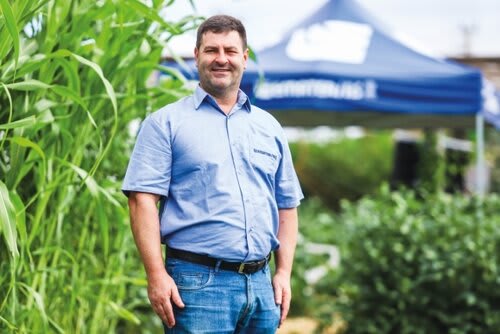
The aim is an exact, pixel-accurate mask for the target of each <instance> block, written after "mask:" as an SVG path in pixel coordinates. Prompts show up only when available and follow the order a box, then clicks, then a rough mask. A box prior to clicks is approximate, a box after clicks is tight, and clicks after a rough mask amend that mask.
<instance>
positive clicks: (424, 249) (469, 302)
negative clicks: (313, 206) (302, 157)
mask: <svg viewBox="0 0 500 334" xmlns="http://www.w3.org/2000/svg"><path fill="white" fill-rule="evenodd" d="M499 210H500V198H499V197H498V196H489V197H486V198H484V199H480V198H476V197H467V196H463V195H447V194H443V193H437V194H431V195H427V196H424V198H422V197H421V195H419V196H418V197H417V196H415V194H414V193H413V192H410V191H406V192H393V193H391V192H389V190H388V189H386V188H384V189H383V190H382V191H381V192H380V193H379V194H377V195H375V196H367V197H365V198H363V199H361V200H360V201H359V202H357V203H348V202H343V205H342V211H341V213H339V214H338V215H332V216H331V218H329V220H330V223H329V226H326V225H325V226H324V227H323V228H322V229H321V231H314V229H310V228H309V227H307V226H305V227H303V228H302V229H301V231H304V232H305V231H307V233H310V235H308V236H307V238H306V239H309V240H313V239H323V240H324V239H327V238H328V237H325V235H329V236H330V237H329V238H330V239H329V241H330V242H332V243H335V244H336V245H338V247H339V249H340V252H341V264H340V267H339V268H337V269H336V270H333V271H332V272H331V274H330V275H327V276H325V277H324V278H323V279H322V280H320V281H319V282H317V283H316V284H315V286H314V287H313V289H311V288H304V289H305V290H306V291H307V289H309V291H310V292H311V291H312V293H311V294H310V295H309V296H308V300H312V301H314V303H312V304H309V305H307V310H308V312H309V314H311V315H312V316H315V317H317V318H318V319H319V320H320V324H321V326H320V328H325V327H326V326H328V325H329V324H330V323H331V322H332V319H333V315H334V314H340V315H341V318H342V319H343V320H344V321H345V322H346V324H347V333H367V334H370V333H377V334H378V333H398V334H399V333H422V334H424V333H425V334H434V333H436V334H443V333H448V334H459V333H464V334H465V333H500V229H499V226H500V218H499V216H498V212H499ZM318 211H320V210H318ZM304 218H305V221H304V220H302V225H304V224H310V223H311V221H310V218H308V216H307V214H306V215H305V216H304ZM337 231H338V232H337ZM338 233H340V236H342V237H341V238H339V237H337V236H339V235H338ZM338 239H342V240H338ZM306 257H307V255H306V254H301V255H300V256H298V259H301V258H306ZM299 261H301V260H299ZM302 261H303V260H302ZM302 263H303V264H304V265H310V264H309V263H307V264H306V262H297V265H298V266H301V265H302ZM309 268H310V267H309ZM296 270H297V272H301V271H302V270H303V269H300V268H297V269H296ZM298 294H299V295H300V292H299V293H298ZM328 297H329V298H328ZM313 304H314V305H313Z"/></svg>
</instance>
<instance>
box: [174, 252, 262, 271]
mask: <svg viewBox="0 0 500 334" xmlns="http://www.w3.org/2000/svg"><path fill="white" fill-rule="evenodd" d="M167 258H174V259H178V260H184V261H188V262H192V263H196V264H202V265H205V266H209V267H214V268H215V267H216V265H217V263H218V262H220V265H219V268H220V269H223V270H230V271H236V272H238V273H240V274H253V273H256V272H257V271H259V270H261V269H262V268H264V267H265V266H266V264H267V263H268V262H269V259H270V258H271V253H269V255H267V256H266V257H265V258H264V259H262V260H259V261H252V262H227V261H222V260H219V259H216V258H213V257H210V256H208V255H201V254H196V253H191V252H188V251H184V250H180V249H174V248H170V247H167Z"/></svg>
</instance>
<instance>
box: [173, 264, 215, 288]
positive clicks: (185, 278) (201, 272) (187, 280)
mask: <svg viewBox="0 0 500 334" xmlns="http://www.w3.org/2000/svg"><path fill="white" fill-rule="evenodd" d="M167 271H168V273H169V275H170V276H172V279H173V280H174V282H175V284H176V285H177V288H178V289H179V290H197V289H201V288H204V287H206V286H207V285H209V284H210V282H211V281H212V277H213V271H212V269H211V268H209V267H206V266H202V265H197V264H192V263H189V262H184V261H180V260H174V261H171V260H169V263H168V264H167Z"/></svg>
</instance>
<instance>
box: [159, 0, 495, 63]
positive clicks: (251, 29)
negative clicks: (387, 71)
mask: <svg viewBox="0 0 500 334" xmlns="http://www.w3.org/2000/svg"><path fill="white" fill-rule="evenodd" d="M326 1H327V0H232V1H231V0H198V1H196V0H194V3H195V6H196V12H195V14H198V15H203V16H210V15H214V14H220V13H227V14H230V15H233V16H236V17H238V18H239V19H241V20H242V21H243V23H244V24H245V26H246V28H247V35H248V42H249V44H250V45H251V47H252V48H253V49H254V50H256V51H259V50H261V49H264V48H266V47H268V46H271V45H273V44H274V43H276V42H278V41H279V40H280V38H281V37H282V35H283V34H284V33H286V31H287V30H288V29H290V28H291V27H293V26H294V25H295V24H296V23H298V22H300V20H301V19H302V18H304V17H306V16H307V15H309V14H312V13H313V12H314V11H315V10H316V9H318V8H319V7H321V5H323V4H324V3H325V2H326ZM357 1H358V3H359V4H361V5H362V6H363V7H364V8H365V9H367V10H369V11H370V12H371V14H372V15H373V16H375V17H376V18H378V19H379V21H382V22H384V23H385V24H386V26H387V27H389V28H390V29H391V31H393V32H394V34H397V35H398V36H399V37H400V38H401V39H403V40H405V41H406V42H407V44H410V45H413V46H416V47H417V48H418V49H419V50H422V51H425V52H426V53H429V54H433V55H436V56H441V57H450V56H463V55H465V54H469V55H472V56H477V57H490V56H497V57H500V0H418V1H416V0H412V1H409V0H357ZM188 14H193V9H192V7H191V5H190V4H189V1H188V0H176V1H175V2H174V4H173V6H171V7H168V8H167V9H166V10H165V12H164V13H163V15H164V17H165V18H166V19H167V20H176V19H179V18H180V17H182V16H184V15H188ZM466 32H468V34H469V36H470V38H469V39H468V43H467V42H466V41H467V39H466V38H465V37H464V36H466V35H467V33H466ZM194 41H195V34H194V32H192V33H191V34H187V35H185V36H181V37H178V38H175V39H174V40H173V41H172V44H171V47H172V48H173V49H174V50H175V52H176V53H177V54H179V55H181V56H191V55H192V50H193V47H194Z"/></svg>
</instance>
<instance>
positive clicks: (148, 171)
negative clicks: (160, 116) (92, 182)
mask: <svg viewBox="0 0 500 334" xmlns="http://www.w3.org/2000/svg"><path fill="white" fill-rule="evenodd" d="M170 137H171V136H170V131H169V128H168V126H166V125H163V126H161V125H160V124H159V123H158V122H157V121H156V120H155V119H154V118H153V117H151V116H149V117H147V118H146V119H145V120H144V121H143V122H142V124H141V127H140V129H139V133H138V135H137V140H136V143H135V146H134V150H133V152H132V155H131V157H130V161H129V164H128V167H127V172H126V174H125V178H124V180H123V185H122V191H123V193H124V194H125V195H127V196H128V195H129V193H130V192H131V191H134V192H147V193H152V194H157V195H161V196H165V197H166V196H167V195H168V191H169V186H170V178H171V169H172V149H171V145H170Z"/></svg>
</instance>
